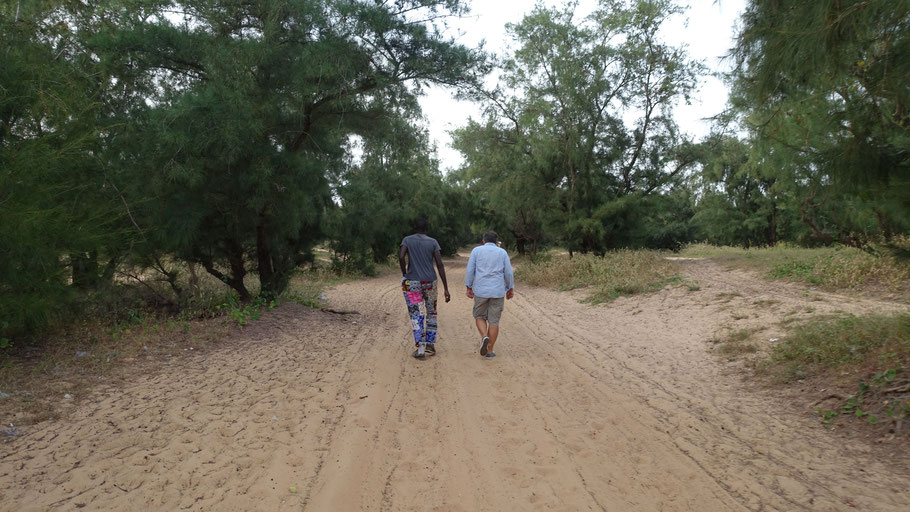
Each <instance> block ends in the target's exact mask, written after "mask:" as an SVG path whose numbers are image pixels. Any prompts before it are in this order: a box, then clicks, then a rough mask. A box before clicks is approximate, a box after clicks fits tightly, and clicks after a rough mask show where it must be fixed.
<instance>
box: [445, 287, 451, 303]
mask: <svg viewBox="0 0 910 512" xmlns="http://www.w3.org/2000/svg"><path fill="white" fill-rule="evenodd" d="M445 295H446V302H449V301H450V300H452V296H451V295H449V290H448V288H447V289H446V292H445Z"/></svg>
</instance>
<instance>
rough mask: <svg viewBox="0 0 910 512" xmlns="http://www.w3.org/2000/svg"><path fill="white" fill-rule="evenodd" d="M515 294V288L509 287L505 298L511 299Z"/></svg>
mask: <svg viewBox="0 0 910 512" xmlns="http://www.w3.org/2000/svg"><path fill="white" fill-rule="evenodd" d="M514 296H515V288H509V291H507V292H506V298H507V299H511V298H512V297H514Z"/></svg>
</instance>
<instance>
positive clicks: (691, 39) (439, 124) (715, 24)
mask: <svg viewBox="0 0 910 512" xmlns="http://www.w3.org/2000/svg"><path fill="white" fill-rule="evenodd" d="M471 3H472V7H471V14H470V15H469V16H468V17H466V18H464V19H459V20H450V22H449V25H450V34H451V35H452V36H453V37H455V38H456V39H457V41H458V42H459V43H462V44H464V45H467V46H471V47H474V46H477V45H478V44H479V43H480V41H481V40H485V41H486V48H487V50H488V51H492V52H496V53H500V54H502V53H504V52H505V50H506V49H507V48H508V45H509V44H511V42H510V41H508V40H507V39H506V31H505V25H506V23H517V22H519V21H521V19H522V17H523V16H524V15H525V14H527V13H529V12H530V11H531V10H532V9H533V7H534V5H535V3H536V2H535V0H504V1H499V2H496V1H491V0H473V1H472V2H471ZM543 3H544V4H546V5H561V4H563V3H564V2H562V1H555V0H546V1H544V2H543ZM680 3H681V4H683V5H685V4H686V2H685V1H682V2H680ZM688 3H689V9H688V10H687V11H686V12H685V14H684V15H683V16H678V17H676V18H675V19H672V20H671V22H669V23H668V24H667V25H665V27H664V31H663V36H664V38H665V40H666V41H667V42H668V43H670V44H673V45H686V48H687V50H688V52H689V55H690V57H691V58H693V59H697V60H701V61H702V62H703V63H704V64H705V65H706V66H708V68H710V69H712V70H722V69H727V68H728V67H729V63H727V62H725V61H722V60H721V58H722V57H723V56H724V55H726V54H727V52H728V50H729V49H730V48H731V47H732V46H733V35H734V27H735V25H736V23H737V20H738V19H739V16H740V14H741V13H742V11H743V9H744V7H745V0H691V1H690V2H688ZM579 4H580V5H579V8H578V10H577V11H576V12H578V13H579V14H583V13H588V12H591V10H593V7H594V5H596V1H595V0H581V1H580V2H579ZM579 18H580V17H579ZM452 96H453V92H452V91H449V90H446V89H442V88H438V87H433V88H429V89H428V90H427V94H426V96H425V97H423V98H422V99H421V101H420V104H421V106H422V107H423V111H424V115H425V116H426V118H427V123H428V128H429V130H430V137H431V138H432V139H433V141H434V142H435V143H436V146H437V151H438V154H439V159H440V166H441V167H442V169H443V170H449V169H454V168H457V167H459V166H460V165H461V164H462V158H461V153H459V152H458V151H455V150H454V149H452V148H451V142H452V138H451V137H450V136H449V134H448V133H447V132H448V131H449V130H452V129H455V128H458V127H460V126H464V125H465V124H466V122H467V120H468V118H469V117H473V118H475V119H478V118H480V109H479V108H478V106H477V105H475V104H473V103H470V102H465V101H457V100H455V99H454V98H453V97H452ZM726 100H727V88H726V86H725V85H724V84H723V83H722V82H721V81H720V80H719V79H717V78H713V77H703V78H702V79H701V82H700V87H699V90H698V91H697V92H696V94H695V96H694V98H693V100H692V104H691V105H685V104H682V105H680V106H678V107H677V108H676V109H675V114H676V120H677V123H679V125H680V127H681V128H682V130H683V131H684V132H687V133H689V134H690V135H692V136H694V137H695V138H700V137H702V136H703V135H705V134H707V133H708V131H709V127H710V121H703V120H702V119H703V118H706V117H711V116H713V115H716V114H717V113H719V112H720V111H722V110H723V108H724V105H725V103H726Z"/></svg>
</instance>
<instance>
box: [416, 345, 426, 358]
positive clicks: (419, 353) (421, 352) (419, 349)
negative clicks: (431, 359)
mask: <svg viewBox="0 0 910 512" xmlns="http://www.w3.org/2000/svg"><path fill="white" fill-rule="evenodd" d="M426 349H427V344H426V342H423V341H421V342H420V343H418V344H417V357H423V356H425V355H426Z"/></svg>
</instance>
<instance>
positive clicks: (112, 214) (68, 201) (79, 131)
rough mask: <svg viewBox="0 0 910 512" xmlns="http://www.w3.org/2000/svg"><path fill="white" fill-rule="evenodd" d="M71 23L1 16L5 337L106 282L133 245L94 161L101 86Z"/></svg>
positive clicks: (0, 250)
mask: <svg viewBox="0 0 910 512" xmlns="http://www.w3.org/2000/svg"><path fill="white" fill-rule="evenodd" d="M77 7H78V6H74V8H77ZM75 16H76V14H75V13H73V12H72V11H71V10H70V8H69V6H68V5H65V6H60V5H58V3H55V2H25V3H22V2H18V3H13V2H5V3H4V4H3V5H2V6H0V36H2V37H0V40H2V43H0V62H2V64H0V318H3V319H5V321H6V322H7V324H8V326H7V327H6V328H5V329H4V330H5V331H8V332H10V333H19V334H21V333H25V332H28V331H34V330H37V329H40V328H43V327H45V326H46V325H47V324H48V323H49V322H51V321H52V320H53V319H54V318H56V317H59V316H61V315H63V314H65V313H66V312H67V311H68V310H69V309H70V307H72V306H74V305H75V302H76V300H77V299H78V298H79V297H80V295H81V291H82V290H86V289H92V288H95V287H97V286H100V285H104V284H105V283H107V282H110V280H111V278H112V277H113V268H114V266H115V265H116V263H117V261H118V258H119V257H120V255H121V254H122V252H123V251H124V249H125V248H126V246H127V245H128V244H129V242H130V237H129V236H128V234H127V233H126V224H125V216H124V214H123V206H122V204H121V203H120V200H119V198H118V196H117V194H116V191H115V189H114V187H112V185H111V183H110V181H109V180H108V179H107V176H106V171H105V169H104V166H103V164H102V162H101V161H100V160H99V158H98V155H99V153H101V152H103V151H104V141H103V139H102V138H101V137H100V134H99V125H102V124H103V123H104V117H105V109H104V104H103V102H102V101H101V100H100V96H101V95H102V93H103V85H101V84H99V83H98V80H97V79H96V74H97V71H98V69H97V64H96V63H95V62H94V61H92V59H90V58H89V56H88V55H87V54H86V53H85V48H84V47H83V46H82V45H81V43H80V41H79V40H78V34H77V33H76V32H75V31H74V27H73V25H72V22H73V21H74V19H75ZM74 288H76V289H78V292H79V293H77V290H74Z"/></svg>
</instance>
